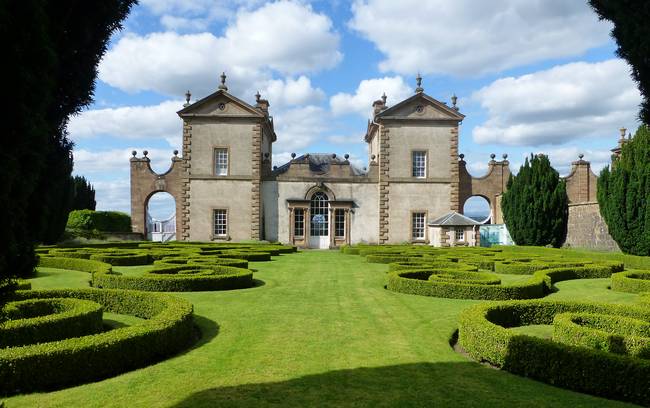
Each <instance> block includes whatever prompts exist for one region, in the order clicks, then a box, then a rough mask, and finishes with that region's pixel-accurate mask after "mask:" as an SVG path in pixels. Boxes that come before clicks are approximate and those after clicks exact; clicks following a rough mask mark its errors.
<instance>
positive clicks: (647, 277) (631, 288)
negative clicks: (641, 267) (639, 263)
mask: <svg viewBox="0 0 650 408" xmlns="http://www.w3.org/2000/svg"><path fill="white" fill-rule="evenodd" d="M612 290H615V291H618V292H629V293H641V292H650V271H638V270H629V271H625V272H619V273H615V274H613V275H612Z"/></svg>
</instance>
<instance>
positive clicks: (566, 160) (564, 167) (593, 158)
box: [537, 141, 615, 176]
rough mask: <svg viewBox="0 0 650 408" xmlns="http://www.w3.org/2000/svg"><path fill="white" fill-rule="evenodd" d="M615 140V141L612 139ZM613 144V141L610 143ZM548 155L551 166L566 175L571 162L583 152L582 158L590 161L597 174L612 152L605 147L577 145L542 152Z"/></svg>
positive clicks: (569, 169)
mask: <svg viewBox="0 0 650 408" xmlns="http://www.w3.org/2000/svg"><path fill="white" fill-rule="evenodd" d="M613 142H615V141H613ZM612 145H614V143H612ZM537 153H544V154H546V155H548V158H549V159H550V160H551V164H552V165H553V167H554V168H555V169H556V170H557V171H558V172H559V173H560V174H561V175H562V176H566V175H568V174H569V172H570V171H571V162H574V161H576V160H578V155H579V154H583V155H584V158H583V160H586V161H588V162H590V163H591V170H592V171H593V172H594V173H595V174H596V175H598V174H599V173H600V170H602V168H603V167H605V166H607V165H608V164H609V162H610V159H611V156H612V152H611V151H610V150H607V149H600V150H599V149H581V148H579V147H577V146H564V147H562V148H558V149H550V150H546V151H543V152H537Z"/></svg>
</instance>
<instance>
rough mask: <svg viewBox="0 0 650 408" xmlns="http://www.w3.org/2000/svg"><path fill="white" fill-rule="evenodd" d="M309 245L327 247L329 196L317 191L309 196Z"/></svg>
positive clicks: (328, 241) (328, 239)
mask: <svg viewBox="0 0 650 408" xmlns="http://www.w3.org/2000/svg"><path fill="white" fill-rule="evenodd" d="M309 213H310V220H309V222H310V224H309V246H310V247H311V248H329V243H330V238H329V232H330V231H329V198H328V197H327V194H325V193H323V192H322V191H318V192H316V193H314V194H313V195H312V196H311V199H310V204H309Z"/></svg>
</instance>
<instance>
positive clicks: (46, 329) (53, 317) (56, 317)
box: [0, 299, 102, 347]
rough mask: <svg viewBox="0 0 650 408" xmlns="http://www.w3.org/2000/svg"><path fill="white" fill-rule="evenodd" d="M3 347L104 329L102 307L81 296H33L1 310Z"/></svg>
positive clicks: (0, 337) (0, 333)
mask: <svg viewBox="0 0 650 408" xmlns="http://www.w3.org/2000/svg"><path fill="white" fill-rule="evenodd" d="M0 317H1V320H2V321H1V323H0V347H14V346H22V345H27V344H35V343H45V342H49V341H56V340H62V339H66V338H69V337H80V336H85V335H88V334H94V333H99V332H101V331H102V307H101V306H100V305H99V304H97V303H95V302H92V301H89V300H80V299H30V300H23V301H18V302H9V303H7V304H6V305H5V306H4V307H3V308H2V309H1V310H0Z"/></svg>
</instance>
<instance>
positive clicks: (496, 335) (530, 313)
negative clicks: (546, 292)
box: [458, 300, 650, 405]
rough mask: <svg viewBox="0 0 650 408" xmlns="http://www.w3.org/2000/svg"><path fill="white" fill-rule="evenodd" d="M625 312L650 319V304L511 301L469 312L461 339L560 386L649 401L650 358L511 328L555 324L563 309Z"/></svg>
mask: <svg viewBox="0 0 650 408" xmlns="http://www.w3.org/2000/svg"><path fill="white" fill-rule="evenodd" d="M583 312H587V313H596V314H609V315H619V316H625V317H631V318H637V319H643V320H645V321H648V320H649V319H650V310H649V309H648V308H641V307H632V306H628V305H605V304H597V303H587V302H567V301H555V302H552V301H538V300H533V301H510V302H500V303H487V304H479V305H475V306H472V307H470V308H469V309H466V310H465V311H463V312H462V313H461V315H460V319H459V329H458V336H459V337H458V340H459V344H460V345H461V347H463V349H464V350H465V351H466V352H467V353H469V355H470V356H472V357H473V358H474V359H476V360H479V361H486V362H489V363H491V364H493V365H496V366H499V367H501V368H502V369H504V370H506V371H509V372H511V373H514V374H518V375H521V376H524V377H530V378H534V379H537V380H540V381H543V382H546V383H549V384H553V385H555V386H558V387H562V388H567V389H571V390H574V391H579V392H584V393H588V394H593V395H597V396H601V397H605V398H613V399H618V400H624V401H629V402H634V403H637V404H641V405H648V404H649V402H650V361H648V360H645V359H639V358H634V357H629V356H621V355H617V354H613V353H607V352H604V351H600V350H592V349H587V348H584V347H574V346H570V345H566V344H561V343H557V342H554V341H552V340H547V339H542V338H538V337H532V336H526V335H522V334H518V333H516V332H513V331H510V330H508V329H507V328H508V327H517V326H523V325H534V324H551V323H552V322H553V319H554V318H555V316H556V315H557V314H560V313H583Z"/></svg>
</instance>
